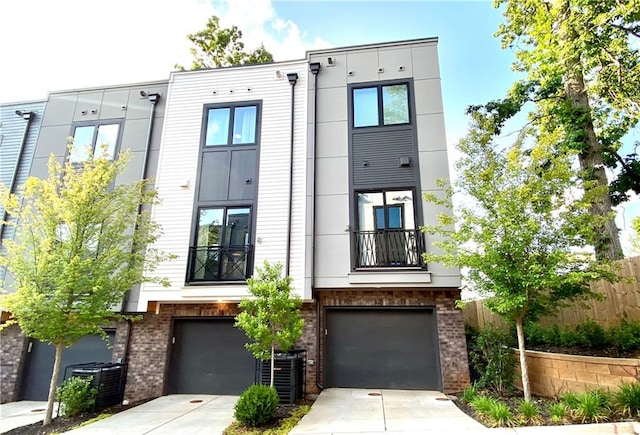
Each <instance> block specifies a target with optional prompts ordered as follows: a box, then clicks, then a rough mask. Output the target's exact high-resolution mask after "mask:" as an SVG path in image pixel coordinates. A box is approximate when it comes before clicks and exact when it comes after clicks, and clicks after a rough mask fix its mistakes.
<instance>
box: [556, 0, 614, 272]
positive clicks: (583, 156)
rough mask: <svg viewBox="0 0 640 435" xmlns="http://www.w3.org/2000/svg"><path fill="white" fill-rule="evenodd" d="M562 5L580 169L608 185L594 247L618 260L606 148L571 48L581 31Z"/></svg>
mask: <svg viewBox="0 0 640 435" xmlns="http://www.w3.org/2000/svg"><path fill="white" fill-rule="evenodd" d="M561 7H562V11H561V14H560V17H561V18H560V19H561V23H560V24H561V26H560V33H559V35H560V44H561V47H562V48H563V50H564V53H565V54H564V56H563V58H562V63H563V65H564V68H565V73H564V77H563V79H564V91H565V94H566V97H567V100H568V101H569V103H570V104H571V106H572V108H573V109H574V112H575V115H576V116H574V117H573V119H572V120H570V121H568V122H567V123H569V124H572V125H571V128H573V129H580V130H583V135H582V137H583V138H584V147H583V148H582V149H581V150H580V154H579V155H578V159H579V161H580V169H582V171H583V172H584V174H585V175H584V179H585V180H590V181H591V180H592V181H595V182H596V184H597V186H596V188H601V187H603V186H606V189H603V190H604V193H603V194H602V195H600V197H599V199H598V200H596V201H594V202H593V204H592V206H591V210H590V212H591V213H592V214H593V215H596V216H602V217H603V218H605V221H604V222H603V223H602V224H601V225H599V226H598V227H597V228H595V232H596V235H595V240H594V241H593V243H594V248H595V251H596V256H597V258H599V259H605V258H608V259H609V260H619V259H621V258H623V257H624V255H623V253H622V246H621V245H620V237H619V235H618V227H617V226H616V222H615V220H614V214H613V212H612V205H611V197H610V196H609V181H608V180H607V174H606V173H605V170H604V162H603V159H602V152H603V149H602V146H601V144H600V142H599V141H598V137H597V136H596V132H595V129H594V126H593V117H592V116H591V113H592V112H591V106H590V104H589V96H588V94H587V88H586V86H585V83H584V74H583V71H582V64H581V63H580V57H579V56H580V53H579V52H577V50H573V49H572V47H573V46H574V44H573V42H574V41H576V40H577V39H578V38H579V34H578V31H577V30H576V29H575V28H574V27H573V25H572V23H571V20H570V14H571V11H570V8H569V4H568V2H566V1H565V2H563V4H562V6H561ZM577 115H580V116H577ZM577 123H580V124H577Z"/></svg>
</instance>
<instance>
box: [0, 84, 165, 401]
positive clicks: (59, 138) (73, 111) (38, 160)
mask: <svg viewBox="0 0 640 435" xmlns="http://www.w3.org/2000/svg"><path fill="white" fill-rule="evenodd" d="M166 93H167V82H166V81H164V82H149V83H139V84H133V85H126V86H113V87H107V88H95V89H82V90H72V91H64V92H53V93H51V94H50V95H49V97H48V98H47V100H46V106H45V103H44V102H42V103H33V104H30V105H29V104H13V105H5V106H2V124H3V127H2V128H3V130H2V135H4V136H5V137H4V139H3V142H2V177H3V178H2V182H3V183H4V182H5V172H10V171H5V164H6V165H7V166H15V162H16V161H18V162H19V171H18V176H17V177H15V183H14V185H15V187H17V186H20V185H21V184H22V183H24V181H25V180H26V177H27V175H29V176H33V177H39V178H46V177H47V176H48V168H47V163H48V161H49V157H50V155H51V154H53V155H55V157H56V158H57V159H58V161H60V162H61V163H62V162H64V161H65V159H67V158H68V159H70V160H72V161H76V162H81V161H82V160H83V156H84V153H85V152H86V151H85V150H86V145H91V146H92V147H94V149H96V146H100V145H103V144H106V145H107V148H106V152H107V153H108V155H109V156H112V157H114V156H117V155H118V153H119V152H120V151H121V150H124V149H127V148H128V149H130V150H131V155H132V159H131V162H130V163H129V165H128V167H127V171H126V172H125V173H123V174H121V175H120V176H119V178H118V179H117V181H116V182H117V183H127V182H131V181H135V180H139V179H142V178H143V177H149V176H153V175H154V174H155V172H156V167H157V161H158V151H159V145H160V133H161V131H162V122H163V118H164V106H165V104H164V97H165V96H166ZM16 110H20V111H21V112H22V113H23V115H22V119H20V118H18V117H16V115H15V114H14V113H13V112H15V111H16ZM27 112H31V114H32V115H31V118H29V120H28V121H27V122H31V123H32V124H31V125H30V126H29V135H28V137H27V140H26V142H25V147H24V149H23V152H22V155H21V157H20V159H19V160H16V159H7V160H5V155H7V156H16V155H17V153H16V152H15V150H16V149H17V147H18V145H16V144H19V140H17V139H16V138H18V137H19V136H20V134H19V133H18V130H20V126H19V125H17V124H16V120H17V121H18V124H19V123H22V124H24V123H25V121H24V120H23V119H26V117H27ZM14 118H15V119H14ZM24 128H25V126H24V125H23V126H22V129H24ZM5 131H6V133H5ZM14 131H15V133H14ZM69 137H73V138H74V143H75V144H76V145H77V147H76V148H75V152H74V154H73V155H68V148H67V144H68V138H69ZM36 138H37V142H36ZM5 144H6V148H5ZM97 152H102V151H97ZM12 161H13V162H14V164H13V165H12V164H11V162H12ZM10 229H11V230H12V229H13V228H12V227H7V228H6V230H5V231H4V232H3V238H6V237H8V236H11V237H12V236H13V234H12V233H11V234H8V233H9V231H7V230H10ZM8 278H10V277H8ZM9 281H10V280H9ZM8 287H9V288H10V282H9V283H8ZM137 292H138V289H132V291H131V292H130V295H129V296H128V298H127V301H125V303H126V306H127V307H128V306H131V305H134V306H135V304H136V302H137ZM123 310H126V307H124V306H123ZM105 331H106V332H107V335H108V337H109V343H108V344H109V345H110V346H114V347H113V348H110V347H109V346H108V344H107V342H105V341H103V340H102V338H100V337H98V336H88V337H85V338H83V339H82V340H80V341H78V342H77V343H76V344H74V345H73V346H72V347H71V348H69V349H67V350H66V351H65V353H64V355H63V362H62V367H65V366H66V365H68V364H72V363H78V362H88V361H105V360H106V361H112V360H113V361H115V360H118V359H123V358H124V349H125V347H126V341H127V335H128V324H127V323H126V322H122V323H120V324H114V325H108V327H106V328H105ZM1 346H2V397H1V401H2V402H3V403H4V402H7V401H12V400H45V399H46V398H47V394H48V389H49V381H50V379H51V372H52V370H53V359H54V353H55V349H54V348H53V347H52V346H49V345H46V344H43V343H41V342H39V341H37V340H30V339H27V338H25V337H24V335H22V334H21V332H20V330H19V328H18V327H17V326H14V327H11V328H9V329H8V330H5V331H3V333H2V343H1ZM62 374H64V373H62Z"/></svg>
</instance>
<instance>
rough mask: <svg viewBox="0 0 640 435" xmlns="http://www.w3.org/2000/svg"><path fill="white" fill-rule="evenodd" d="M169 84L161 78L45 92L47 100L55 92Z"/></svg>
mask: <svg viewBox="0 0 640 435" xmlns="http://www.w3.org/2000/svg"><path fill="white" fill-rule="evenodd" d="M167 84H169V79H163V80H151V81H146V82H135V83H124V84H118V85H107V86H91V87H88V88H73V89H64V90H61V91H50V92H48V93H47V98H46V99H47V100H48V99H49V96H51V95H57V94H68V93H71V92H89V91H103V90H106V89H120V88H133V87H136V88H137V87H142V86H157V85H167ZM45 101H46V100H45Z"/></svg>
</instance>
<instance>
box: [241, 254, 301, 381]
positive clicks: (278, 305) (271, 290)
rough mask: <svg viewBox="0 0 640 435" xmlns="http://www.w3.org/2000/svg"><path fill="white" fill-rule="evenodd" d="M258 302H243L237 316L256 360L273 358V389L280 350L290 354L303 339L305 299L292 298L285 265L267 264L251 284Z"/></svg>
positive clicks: (250, 280)
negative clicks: (283, 273) (294, 346)
mask: <svg viewBox="0 0 640 435" xmlns="http://www.w3.org/2000/svg"><path fill="white" fill-rule="evenodd" d="M247 284H248V286H249V292H250V293H251V294H252V295H253V296H254V299H243V300H242V301H241V302H240V305H239V306H240V309H241V310H242V312H240V314H238V315H237V316H236V324H235V325H236V326H237V327H239V328H241V329H242V330H243V331H244V332H245V333H246V334H247V336H248V337H249V339H251V340H252V343H248V344H247V345H246V347H247V349H249V350H250V351H251V352H252V353H253V354H254V355H255V356H256V358H260V359H268V358H269V357H270V358H271V386H273V368H274V353H275V349H276V346H278V347H279V348H280V350H282V351H285V352H286V351H288V350H290V349H291V348H292V347H293V345H294V343H295V341H296V340H297V339H298V338H300V336H301V335H302V331H303V327H304V320H303V319H302V317H301V315H300V307H301V306H302V299H300V297H299V296H297V295H294V294H292V289H291V277H289V276H284V277H283V276H282V264H280V263H277V264H275V265H272V264H270V263H269V262H267V261H265V262H264V265H263V267H262V268H257V269H256V274H255V276H253V277H251V278H249V279H248V280H247Z"/></svg>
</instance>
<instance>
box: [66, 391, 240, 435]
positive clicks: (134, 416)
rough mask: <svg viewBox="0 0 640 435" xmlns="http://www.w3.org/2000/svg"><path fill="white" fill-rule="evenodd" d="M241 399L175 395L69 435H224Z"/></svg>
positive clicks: (70, 432)
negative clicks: (223, 432)
mask: <svg viewBox="0 0 640 435" xmlns="http://www.w3.org/2000/svg"><path fill="white" fill-rule="evenodd" d="M237 400H238V397H237V396H209V395H204V394H173V395H171V396H163V397H159V398H157V399H155V400H152V401H150V402H147V403H144V404H142V405H140V406H136V407H135V408H131V409H128V410H126V411H123V412H120V413H118V414H115V415H113V416H111V417H108V418H105V419H103V420H100V421H97V422H95V423H92V424H89V425H87V426H84V427H81V428H79V429H75V430H72V431H69V432H65V433H68V434H74V435H84V434H109V435H111V434H127V435H142V434H152V435H161V434H171V435H175V434H189V435H195V434H221V433H222V431H224V430H225V429H226V428H227V426H229V425H230V424H231V423H232V422H233V406H234V405H235V404H236V401H237Z"/></svg>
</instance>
